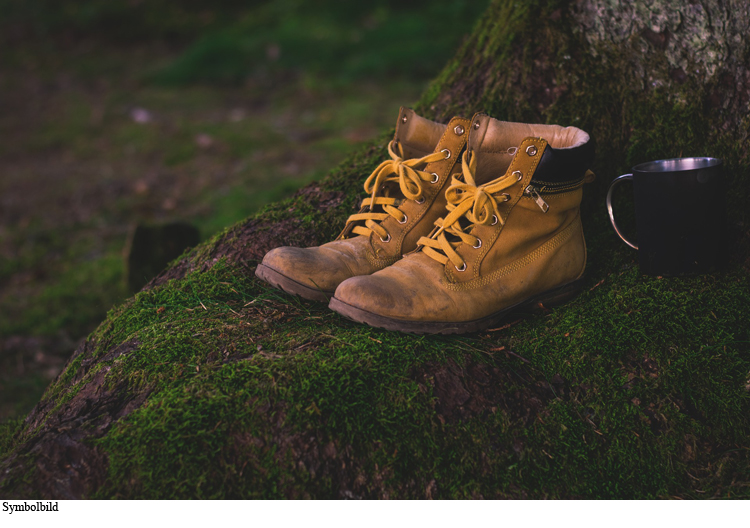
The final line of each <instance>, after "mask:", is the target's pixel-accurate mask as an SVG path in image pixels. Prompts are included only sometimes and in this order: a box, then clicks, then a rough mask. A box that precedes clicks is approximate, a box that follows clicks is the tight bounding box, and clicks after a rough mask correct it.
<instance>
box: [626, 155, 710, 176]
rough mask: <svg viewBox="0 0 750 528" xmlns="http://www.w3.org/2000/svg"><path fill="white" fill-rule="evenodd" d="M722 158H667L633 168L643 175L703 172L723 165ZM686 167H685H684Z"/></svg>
mask: <svg viewBox="0 0 750 528" xmlns="http://www.w3.org/2000/svg"><path fill="white" fill-rule="evenodd" d="M722 163H723V160H722V159H721V158H712V157H710V156H705V157H691V158H667V159H660V160H653V161H646V162H644V163H639V164H638V165H636V166H635V167H633V172H641V173H652V174H654V173H657V174H658V173H664V172H686V171H691V170H703V169H710V168H713V167H718V166H720V165H722ZM683 165H684V166H683Z"/></svg>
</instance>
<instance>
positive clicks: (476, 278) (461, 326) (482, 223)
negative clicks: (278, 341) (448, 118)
mask: <svg viewBox="0 0 750 528" xmlns="http://www.w3.org/2000/svg"><path fill="white" fill-rule="evenodd" d="M593 150H594V149H593V142H592V141H590V139H589V135H588V134H587V133H585V132H584V131H582V130H579V129H577V128H573V127H568V128H563V127H560V126H556V125H527V124H521V123H507V122H502V121H497V120H495V119H491V118H489V117H488V116H486V115H478V116H475V117H474V120H473V123H472V128H471V133H470V137H469V144H468V147H467V151H466V153H465V154H464V156H463V160H462V170H463V175H462V176H458V177H454V178H453V179H452V184H451V186H450V187H449V188H448V189H447V192H446V195H447V200H448V210H449V213H448V214H447V215H446V217H445V218H442V219H440V220H438V221H437V222H436V226H437V227H436V228H435V231H434V233H433V234H432V235H431V236H429V237H425V238H422V239H421V240H420V241H419V248H418V249H417V250H416V251H415V252H413V253H411V254H409V255H406V257H405V258H404V259H402V260H401V261H399V262H397V263H396V264H394V265H393V266H390V267H388V268H386V269H384V270H382V271H379V272H377V273H375V274H373V275H370V276H367V277H355V278H352V279H349V280H346V281H344V282H343V283H342V284H341V285H340V286H339V287H338V288H337V289H336V293H335V295H334V298H333V299H332V300H331V303H330V307H331V309H333V310H335V311H336V312H338V313H340V314H342V315H344V316H345V317H348V318H349V319H353V320H355V321H359V322H363V323H367V324H369V325H371V326H377V327H381V328H386V329H388V330H400V331H404V332H411V333H417V334H422V333H440V334H452V333H464V332H472V331H476V330H481V329H484V328H488V327H490V326H492V325H496V324H497V323H498V322H500V320H502V319H503V318H504V317H505V316H507V315H508V314H509V313H511V312H515V311H516V310H521V309H528V308H529V307H533V306H536V305H538V303H543V305H544V306H546V307H549V306H553V305H555V304H557V303H560V302H563V301H565V300H567V299H569V298H571V297H572V296H574V295H575V294H576V293H577V292H578V291H579V290H580V288H581V286H582V277H583V272H584V269H585V267H586V243H585V241H584V239H583V230H582V228H581V217H580V203H581V196H582V186H583V183H584V181H588V180H591V179H593V173H591V172H590V171H588V170H587V169H588V167H589V164H590V163H591V161H592V158H593ZM488 175H491V177H488ZM487 180H491V181H489V182H488V183H484V184H481V183H478V182H481V181H487Z"/></svg>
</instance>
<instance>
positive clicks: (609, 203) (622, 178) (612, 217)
mask: <svg viewBox="0 0 750 528" xmlns="http://www.w3.org/2000/svg"><path fill="white" fill-rule="evenodd" d="M632 179H633V175H632V174H623V175H622V176H618V177H617V178H615V179H614V180H612V183H610V184H609V191H607V212H608V213H609V221H610V222H612V227H614V228H615V233H617V236H619V237H620V238H621V239H622V241H623V242H625V243H626V244H627V245H629V246H630V247H632V248H633V249H638V246H636V245H635V244H633V243H632V242H631V241H630V240H628V239H627V238H625V235H623V234H622V233H621V232H620V228H618V227H617V224H616V223H615V215H614V214H613V213H612V191H614V190H615V187H616V186H617V184H618V183H622V182H624V181H625V180H632Z"/></svg>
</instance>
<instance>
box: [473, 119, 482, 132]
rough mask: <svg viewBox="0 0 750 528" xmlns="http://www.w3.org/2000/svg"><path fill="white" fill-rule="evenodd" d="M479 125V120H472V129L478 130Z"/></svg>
mask: <svg viewBox="0 0 750 528" xmlns="http://www.w3.org/2000/svg"><path fill="white" fill-rule="evenodd" d="M480 126H481V125H480V123H479V121H474V130H479V127H480Z"/></svg>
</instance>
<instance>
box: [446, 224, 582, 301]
mask: <svg viewBox="0 0 750 528" xmlns="http://www.w3.org/2000/svg"><path fill="white" fill-rule="evenodd" d="M579 226H581V214H580V213H579V214H578V215H576V218H575V219H574V220H573V221H572V222H571V223H570V225H568V227H566V228H565V229H563V230H562V231H560V232H559V233H558V234H557V235H555V236H554V237H552V238H551V239H550V240H548V241H547V242H545V243H544V244H542V245H541V246H539V247H538V248H536V249H535V250H534V251H532V252H531V253H529V254H527V255H525V256H523V257H521V258H520V259H518V260H515V261H513V262H511V263H510V264H507V265H505V266H503V267H502V268H500V269H499V270H497V271H494V272H492V273H490V274H489V275H487V276H485V277H481V278H479V279H474V280H472V281H470V282H464V283H450V284H447V285H446V287H447V288H448V289H449V290H453V291H459V290H469V289H473V288H477V287H480V286H487V285H488V284H490V283H492V282H494V281H496V280H497V279H499V278H500V277H504V276H505V275H509V274H510V273H513V272H514V271H517V270H519V269H521V268H523V267H525V266H527V265H529V264H531V263H532V262H534V261H535V260H536V259H538V258H539V257H541V256H542V255H545V254H546V253H549V252H550V251H552V250H553V249H556V248H557V247H559V246H561V245H562V244H563V243H565V242H567V241H568V239H569V238H570V237H571V236H572V235H573V232H574V231H575V229H576V227H579Z"/></svg>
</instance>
